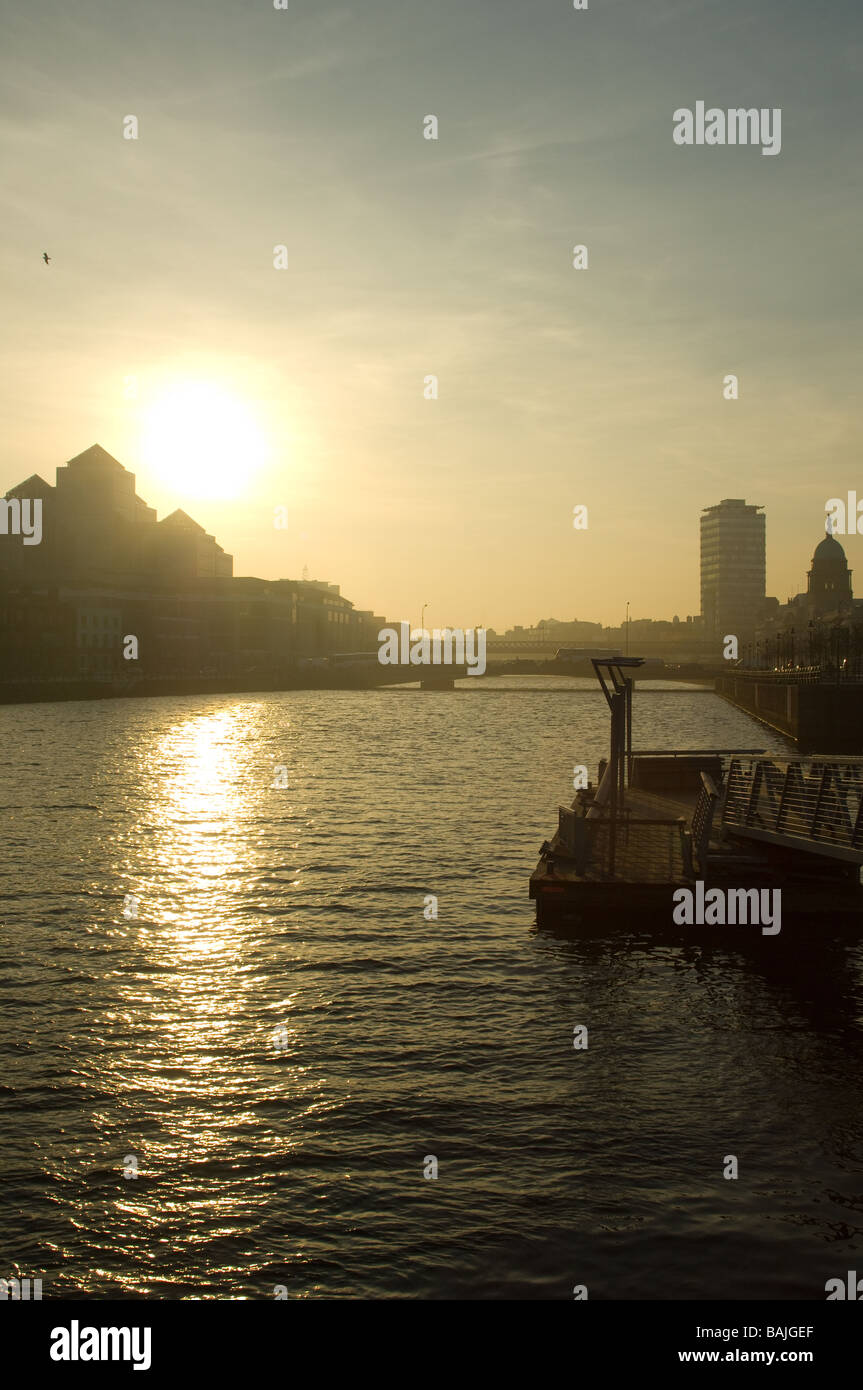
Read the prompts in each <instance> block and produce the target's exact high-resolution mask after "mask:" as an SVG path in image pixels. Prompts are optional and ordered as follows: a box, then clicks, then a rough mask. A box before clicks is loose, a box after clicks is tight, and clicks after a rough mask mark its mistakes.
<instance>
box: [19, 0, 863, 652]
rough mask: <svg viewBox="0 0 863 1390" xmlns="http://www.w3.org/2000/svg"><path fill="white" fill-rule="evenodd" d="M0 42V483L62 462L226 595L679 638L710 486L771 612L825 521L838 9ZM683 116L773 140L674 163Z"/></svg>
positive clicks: (839, 275)
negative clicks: (751, 532)
mask: <svg viewBox="0 0 863 1390" xmlns="http://www.w3.org/2000/svg"><path fill="white" fill-rule="evenodd" d="M2 28H3V34H4V43H3V54H2V58H0V79H2V80H0V173H2V177H0V203H2V222H3V232H2V236H0V275H2V282H3V312H2V322H0V428H2V433H0V439H2V452H0V491H4V490H5V489H6V488H8V487H11V486H13V485H14V484H16V483H18V482H20V481H22V480H23V479H24V478H26V477H27V476H29V475H30V474H32V473H39V474H41V476H42V477H44V478H46V479H47V480H48V481H49V482H53V481H54V470H55V468H56V467H57V466H58V465H59V464H62V463H63V462H65V461H66V460H68V459H69V458H71V457H73V456H75V455H76V454H78V453H80V452H82V451H83V450H84V449H86V448H88V447H89V446H90V445H91V444H93V443H99V444H101V445H102V446H103V447H104V448H106V449H107V450H108V451H109V453H111V454H113V455H114V456H115V457H116V458H118V459H119V460H120V462H121V463H123V464H124V465H125V466H126V467H127V468H129V469H131V470H132V471H133V472H134V473H135V474H136V476H137V491H138V494H139V495H140V496H142V497H144V498H145V499H146V501H147V502H148V503H149V504H150V505H151V506H154V507H156V508H157V510H158V513H159V515H160V516H164V515H166V514H167V513H168V512H170V511H173V510H174V509H175V508H177V507H181V508H183V510H185V511H187V512H188V513H189V514H190V515H192V516H193V517H194V518H195V519H196V520H197V521H199V522H200V523H201V524H202V525H203V526H205V527H206V529H207V530H208V531H210V532H212V533H214V534H215V535H216V537H217V539H218V540H219V542H220V544H222V545H223V546H224V547H225V549H226V550H228V551H229V552H231V553H232V554H233V555H234V561H235V563H234V573H235V574H240V575H248V574H252V575H259V576H262V577H264V578H277V577H293V578H298V577H300V575H301V573H302V571H303V569H304V567H305V568H307V570H308V573H309V575H310V576H311V577H312V578H317V579H326V580H329V581H330V582H333V583H338V584H340V585H341V589H342V593H344V594H346V595H347V596H348V597H349V598H350V599H352V600H353V601H354V602H355V603H356V604H357V606H358V607H361V608H371V609H373V610H374V611H375V612H377V613H382V614H385V615H386V616H388V617H390V618H392V619H398V618H407V619H409V620H411V621H414V622H417V623H418V622H419V618H420V612H421V609H422V606H423V605H427V607H426V614H425V623H426V626H427V627H432V626H443V625H444V624H447V623H448V624H451V625H453V626H472V625H474V624H478V623H483V624H485V625H487V626H492V627H496V628H504V627H506V626H509V625H511V624H514V623H523V624H527V623H530V622H532V621H535V620H537V619H540V618H547V617H556V618H559V619H570V618H581V619H588V620H593V621H600V622H604V623H608V624H616V623H619V622H620V621H621V619H622V618H623V616H624V611H625V605H626V603H627V601H629V602H630V605H631V614H632V617H633V618H640V617H656V618H670V617H671V616H672V615H673V614H679V615H680V616H681V617H684V616H685V615H686V614H688V613H697V612H698V610H699V578H698V547H699V533H698V523H699V516H700V512H701V510H702V508H704V507H706V506H709V505H711V504H713V503H715V502H718V501H720V500H721V499H722V498H725V497H742V498H745V499H746V500H747V501H749V502H755V503H759V504H762V505H764V507H765V508H766V515H767V590H768V593H770V594H775V595H776V596H777V597H778V598H779V599H780V601H783V602H784V601H785V599H786V598H787V597H788V596H789V595H790V594H793V593H796V592H798V591H800V590H801V589H804V588H805V572H806V570H807V568H808V566H809V563H810V560H811V555H812V551H813V549H814V547H815V545H816V544H817V542H818V540H819V539H820V538H821V535H822V532H823V525H824V508H825V503H826V501H827V499H828V498H831V497H836V496H840V497H845V496H846V494H847V492H848V491H849V490H857V491H859V494H860V496H861V499H863V468H861V465H860V456H861V447H860V446H861V433H863V431H861V417H860V404H861V391H860V381H861V373H863V351H861V344H863V335H861V328H863V324H861V303H863V301H862V300H861V280H863V272H861V253H860V242H861V226H863V218H861V211H863V207H861V204H863V192H861V170H863V150H861V143H863V139H861V130H863V126H861V107H863V98H861V95H860V93H861V78H863V12H861V8H860V5H859V0H817V3H816V0H812V3H804V0H759V3H758V4H757V5H754V4H752V3H751V0H728V3H721V0H650V2H649V3H646V0H589V7H588V9H587V10H586V11H575V10H574V9H573V8H572V5H571V3H570V0H523V3H516V0H364V3H363V4H362V5H360V4H352V5H346V4H338V3H329V0H289V8H288V9H287V10H276V9H275V8H274V7H273V4H272V3H271V0H242V3H240V0H237V3H227V2H226V0H206V3H204V0H183V3H182V4H180V5H178V4H177V3H176V0H171V3H166V0H147V3H146V4H143V3H140V0H139V2H138V3H131V2H130V0H111V3H110V4H109V3H107V0H98V3H97V2H96V0H77V2H76V4H75V5H68V4H65V3H59V0H30V3H28V4H27V5H26V6H22V5H16V4H12V3H11V0H3V9H2ZM699 100H704V101H705V102H706V104H707V106H708V107H709V106H715V107H719V108H722V109H727V108H732V107H738V106H743V107H747V108H748V107H757V108H759V109H760V108H762V107H764V108H774V107H779V108H781V111H782V146H781V151H780V152H779V154H777V155H775V156H771V157H766V156H764V155H762V153H761V150H760V148H759V147H741V146H737V147H730V146H714V147H707V146H691V147H681V146H679V145H676V144H675V143H674V141H673V138H672V131H673V125H674V122H673V113H674V112H675V110H677V109H678V108H682V107H688V108H694V107H695V103H696V101H699ZM428 115H435V116H436V117H437V120H438V139H437V140H427V139H425V138H424V135H423V130H424V122H425V118H426V117H427V116H428ZM128 116H134V117H135V118H136V120H137V139H126V138H124V129H129V125H128V123H127V122H126V118H127V117H128ZM576 244H580V245H585V246H586V247H587V248H588V268H587V269H585V270H575V269H574V268H573V263H572V262H573V247H574V246H575V245H576ZM277 246H285V247H286V248H287V261H288V264H287V269H277V268H276V267H275V265H274V248H275V247H277ZM43 251H47V252H48V254H49V255H50V257H51V262H50V264H49V265H45V264H44V263H43V261H42V253H43ZM732 373H733V374H735V375H736V376H737V377H738V380H739V399H737V400H726V399H725V398H724V395H723V384H724V379H725V377H726V375H727V374H732ZM429 376H435V377H437V381H438V387H437V390H438V397H437V399H426V396H425V394H424V392H425V389H426V388H425V382H426V378H427V377H429ZM576 506H586V507H587V509H588V511H587V518H588V525H587V529H584V530H576V529H575V528H574V527H573V524H572V523H573V508H574V507H576ZM277 508H285V509H286V511H285V513H283V514H280V516H281V515H285V516H286V517H287V525H286V526H285V527H277V526H276V525H275V524H274V518H275V516H276V509H277ZM840 539H841V540H842V543H843V544H844V546H845V549H846V553H847V555H848V559H849V563H850V564H851V566H852V569H856V570H858V571H859V576H860V577H859V580H858V585H857V590H858V593H859V594H861V595H863V538H861V537H859V536H857V535H848V536H846V537H840Z"/></svg>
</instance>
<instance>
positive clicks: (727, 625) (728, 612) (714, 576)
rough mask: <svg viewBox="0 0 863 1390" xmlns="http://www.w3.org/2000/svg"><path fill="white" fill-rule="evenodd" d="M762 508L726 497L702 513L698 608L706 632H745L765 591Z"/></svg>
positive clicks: (755, 618) (714, 635) (752, 624)
mask: <svg viewBox="0 0 863 1390" xmlns="http://www.w3.org/2000/svg"><path fill="white" fill-rule="evenodd" d="M765 530H766V527H765V518H764V509H763V507H760V506H754V505H748V504H747V503H746V502H745V501H744V500H743V499H742V498H737V497H730V498H726V499H725V500H724V501H722V502H719V503H717V504H716V505H715V506H712V507H705V509H704V511H703V513H702V517H701V614H702V618H703V621H704V628H705V634H706V635H707V636H708V637H711V638H713V639H717V640H722V639H723V638H724V637H725V636H726V635H727V634H734V635H735V636H736V637H738V638H739V639H740V638H746V637H749V636H750V635H751V634H752V633H753V632H754V630H755V627H756V625H757V622H758V620H759V618H760V616H761V614H762V612H763V609H764V603H765V596H766V573H767V562H766V541H765Z"/></svg>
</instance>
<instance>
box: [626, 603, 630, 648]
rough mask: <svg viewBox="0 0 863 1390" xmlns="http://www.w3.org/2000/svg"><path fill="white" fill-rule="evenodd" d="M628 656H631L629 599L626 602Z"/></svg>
mask: <svg viewBox="0 0 863 1390" xmlns="http://www.w3.org/2000/svg"><path fill="white" fill-rule="evenodd" d="M626 655H627V656H629V599H627V600H626Z"/></svg>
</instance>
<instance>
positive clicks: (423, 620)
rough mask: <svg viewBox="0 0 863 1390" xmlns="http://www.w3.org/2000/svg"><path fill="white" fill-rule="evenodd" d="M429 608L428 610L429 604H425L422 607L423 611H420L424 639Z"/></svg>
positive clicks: (421, 631)
mask: <svg viewBox="0 0 863 1390" xmlns="http://www.w3.org/2000/svg"><path fill="white" fill-rule="evenodd" d="M427 608H428V604H427V603H424V604H423V606H422V609H421V611H420V637H423V636H424V635H425V630H426V609H427Z"/></svg>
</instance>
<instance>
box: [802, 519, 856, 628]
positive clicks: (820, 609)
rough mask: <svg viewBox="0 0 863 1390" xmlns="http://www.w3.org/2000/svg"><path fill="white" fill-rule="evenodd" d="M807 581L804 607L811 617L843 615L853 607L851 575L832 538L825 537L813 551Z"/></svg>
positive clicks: (833, 537) (837, 543) (846, 562)
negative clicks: (805, 605) (830, 614)
mask: <svg viewBox="0 0 863 1390" xmlns="http://www.w3.org/2000/svg"><path fill="white" fill-rule="evenodd" d="M806 578H807V589H806V603H807V606H808V607H809V609H810V610H811V616H813V617H816V618H817V617H821V616H822V615H823V614H826V613H842V612H845V611H846V610H847V609H849V608H851V607H852V604H853V601H854V595H853V593H852V591H851V571H850V570H849V568H848V561H847V560H846V558H845V551H844V550H843V549H842V546H841V545H840V544H839V542H838V541H837V539H836V537H835V536H829V535H828V536H825V537H824V539H823V541H821V542H820V543H819V544H818V545H816V547H815V554H814V555H813V556H812V568H811V570H810V571H809V573H808V575H807V576H806Z"/></svg>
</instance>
